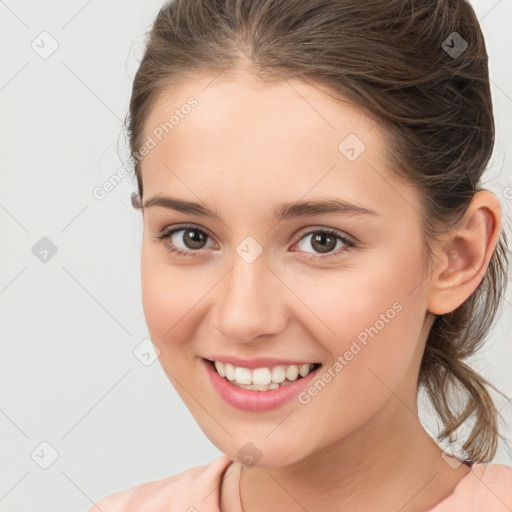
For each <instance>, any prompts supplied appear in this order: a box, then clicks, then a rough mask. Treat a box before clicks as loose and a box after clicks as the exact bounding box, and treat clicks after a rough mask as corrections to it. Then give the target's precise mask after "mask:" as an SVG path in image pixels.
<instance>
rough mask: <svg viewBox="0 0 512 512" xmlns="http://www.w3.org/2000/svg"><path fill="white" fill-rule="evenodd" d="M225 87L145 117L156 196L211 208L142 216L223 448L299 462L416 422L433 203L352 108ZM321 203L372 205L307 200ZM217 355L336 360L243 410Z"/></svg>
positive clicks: (176, 374)
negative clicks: (423, 207) (423, 211)
mask: <svg viewBox="0 0 512 512" xmlns="http://www.w3.org/2000/svg"><path fill="white" fill-rule="evenodd" d="M212 80H213V77H205V78H197V79H195V80H190V81H188V82H187V83H184V84H182V85H180V86H179V87H176V88H173V89H172V91H170V92H166V93H165V94H163V95H162V96H161V97H160V99H159V101H158V102H157V103H156V104H155V106H154V107H153V109H152V110H151V112H150V114H149V116H148V118H147V122H146V124H145V132H144V137H143V140H145V141H149V140H150V139H151V140H152V141H153V142H149V144H148V148H149V151H148V152H147V156H145V157H144V159H143V161H142V179H143V188H144V197H143V202H144V203H146V202H147V201H150V200H151V199H152V198H154V197H155V196H159V197H160V198H162V197H164V196H169V197H172V198H174V199H178V200H180V201H183V202H193V203H197V204H198V208H195V209H194V210H190V209H189V211H187V210H186V209H183V208H178V209H173V208H169V207H167V206H170V203H169V202H167V206H166V205H165V204H155V203H154V202H153V205H152V206H149V205H148V206H147V207H145V208H144V210H143V221H144V235H143V242H142V260H141V263H142V269H141V277H142V297H143V307H144V314H145V318H146V321H147V326H148V329H149V333H150V336H151V339H152V341H153V343H154V344H155V345H156V346H157V347H158V349H159V351H160V357H159V360H160V363H161V365H162V367H163V368H164V370H165V372H166V374H167V375H168V377H169V379H170V381H171V382H172V383H173V385H174V386H175V388H176V390H177V392H178V393H179V394H180V396H181V398H182V399H183V400H184V402H185V404H186V405H187V407H188V408H189V409H190V411H191V413H192V414H193V415H194V417H195V419H196V420H197V422H198V424H199V425H200V427H201V428H202V429H203V431H204V432H205V434H206V435H207V436H208V438H209V439H210V440H211V441H212V442H213V443H214V444H215V445H216V446H217V447H218V448H219V449H220V450H222V451H223V452H224V453H226V454H227V455H228V456H230V457H231V458H233V459H240V458H241V457H243V456H244V455H246V454H249V455H250V454H251V453H254V454H256V455H255V456H256V458H258V459H259V460H258V461H257V463H256V465H258V466H263V467H277V466H284V465H287V464H292V463H294V462H298V461H300V460H302V459H305V458H306V457H308V456H310V455H312V454H314V453H315V452H319V451H320V450H322V449H325V448H326V447H328V446H332V445H333V444H336V443H338V444H340V445H341V444H343V442H344V440H348V439H349V438H353V439H355V438H356V436H357V435H359V436H363V437H364V435H368V436H369V435H370V432H372V430H373V434H375V432H376V431H378V429H376V428H374V427H373V425H374V424H376V423H375V421H376V418H377V417H383V415H384V414H386V411H387V412H388V413H389V417H393V418H394V420H393V421H397V420H399V418H400V415H405V414H410V411H409V410H407V407H405V406H404V403H403V402H404V401H405V402H410V403H411V404H412V403H413V402H414V400H415V396H416V380H417V375H418V368H419V363H420V360H421V355H422V352H423V347H424V342H425V337H426V334H427V333H428V329H427V327H429V326H428V325H427V324H428V320H429V317H430V315H429V314H428V312H427V310H426V302H427V297H426V291H425V289H426V286H425V283H426V280H425V275H426V253H425V246H424V241H423V238H422V234H421V232H420V217H419V213H418V212H419V209H420V206H419V195H418V193H417V191H416V190H415V189H414V188H412V187H410V186H407V184H405V183H400V182H399V181H397V178H395V177H394V175H393V174H392V173H391V171H390V168H389V163H388V162H387V161H386V160H385V158H384V154H385V150H386V145H385V144H386V143H385V140H384V136H383V134H382V133H381V132H380V126H379V125H378V124H377V123H376V122H375V121H374V120H373V119H370V118H369V117H367V116H366V115H365V114H364V113H363V112H362V111H361V110H360V109H358V108H357V107H355V106H354V105H352V104H350V103H348V102H342V101H338V100H335V99H334V98H333V97H332V96H330V95H329V94H327V93H326V92H325V89H321V88H319V87H315V86H313V85H310V84H306V83H305V82H301V81H293V80H292V81H288V82H279V83H274V84H272V85H269V84H261V83H259V82H257V81H256V79H255V78H254V77H252V76H250V75H246V74H244V73H239V74H237V75H236V76H233V75H232V76H230V77H229V78H224V79H221V78H220V77H218V78H217V79H215V80H213V81H212ZM191 97H193V98H194V100H193V101H192V100H189V98H191ZM186 105H193V106H191V107H187V106H186ZM173 114H174V118H173V121H172V123H173V125H172V127H171V128H170V127H169V126H170V125H169V119H170V118H171V116H173ZM166 122H167V123H168V124H167V125H165V123H166ZM164 126H166V130H165V129H163V128H162V127H164ZM166 131H167V132H168V133H165V132H166ZM162 135H164V136H162ZM148 136H149V138H150V139H148ZM160 139H161V140H160ZM322 201H331V202H332V204H334V202H335V201H337V202H338V203H337V204H338V205H340V204H341V203H342V202H345V203H348V204H350V205H352V206H354V205H355V206H356V207H357V208H359V210H358V209H357V208H351V207H349V208H345V209H339V210H337V211H335V210H333V209H331V210H326V209H325V208H323V209H322V208H316V209H315V208H309V209H307V208H304V207H302V208H300V207H299V204H298V203H304V202H307V203H316V202H322ZM182 204H183V203H182ZM284 205H291V206H292V208H286V206H284ZM201 208H202V209H204V210H210V211H212V212H214V213H215V214H216V216H207V215H203V214H202V212H201ZM180 210H181V211H180ZM363 210H364V211H363ZM279 212H281V213H283V212H287V214H285V215H282V216H281V217H279V216H278V215H276V213H279ZM172 229H175V230H176V231H175V232H174V233H171V234H170V235H169V236H168V237H167V238H162V239H160V238H158V237H160V236H161V235H166V234H169V232H170V230H172ZM173 248H174V249H176V250H178V251H181V254H178V253H176V252H171V249H173ZM213 358H215V359H220V360H221V361H224V362H226V361H229V360H231V359H232V358H238V359H239V360H241V361H242V362H245V363H246V366H247V367H249V368H257V367H267V368H268V369H269V371H270V372H271V371H272V370H273V367H275V366H276V364H275V362H276V360H277V362H280V363H285V364H284V366H285V372H286V370H288V366H289V365H287V364H286V363H290V364H291V363H294V362H296V363H304V364H305V363H320V364H321V365H322V366H321V367H320V368H319V369H318V370H316V371H315V372H314V373H313V374H310V375H308V376H307V377H305V378H304V381H305V382H306V383H307V385H304V384H302V385H301V382H300V381H301V379H299V380H298V381H297V382H296V383H295V384H293V386H294V387H293V388H290V389H293V392H292V393H291V397H290V393H289V392H288V394H287V395H286V396H287V398H286V399H285V400H284V401H279V400H277V401H276V403H274V404H273V405H270V406H269V405H268V404H269V402H271V401H272V399H270V400H268V399H266V398H264V399H262V400H261V401H257V400H253V399H252V398H251V397H247V396H245V395H248V394H252V397H254V396H255V394H256V393H257V394H260V395H262V394H264V395H265V396H266V397H268V396H270V394H272V393H282V392H283V389H285V387H280V388H279V389H274V390H269V391H256V390H249V391H246V390H244V392H245V393H244V396H245V398H240V399H239V400H238V402H237V403H238V405H234V404H233V403H232V402H229V401H226V399H225V398H224V397H223V395H222V393H220V392H219V390H218V389H217V387H216V386H215V385H213V384H212V380H211V379H210V377H211V372H212V366H211V365H209V363H206V361H205V360H211V359H213ZM257 358H269V359H273V360H274V361H270V362H266V364H261V361H257V360H256V359H257ZM272 363H274V364H272ZM235 366H241V367H243V366H244V365H243V364H238V365H235ZM315 368H316V367H315ZM293 373H294V370H293V369H292V370H291V374H293ZM277 374H279V371H277ZM244 375H245V376H247V372H246V371H245V370H241V371H239V372H238V374H237V376H238V378H243V376H244ZM249 375H251V376H254V374H253V373H250V374H249ZM259 375H260V376H261V375H267V372H266V371H265V370H262V371H259ZM285 375H286V373H285ZM215 376H216V377H217V380H218V379H222V377H220V376H218V375H217V374H215ZM241 376H242V377H241ZM292 377H293V375H292ZM278 380H279V379H278ZM222 381H223V383H222V386H221V388H222V389H225V388H226V386H227V387H229V388H230V389H228V391H227V393H230V396H231V395H236V396H238V395H239V394H240V393H239V392H238V391H237V390H239V388H238V387H236V386H235V385H233V384H231V383H229V382H227V380H226V379H222ZM276 396H277V395H276ZM397 396H400V397H402V401H401V400H397V399H396V397H397ZM241 403H242V405H240V404H241ZM244 404H245V405H244ZM411 407H413V405H411ZM391 411H393V413H392V412H391ZM363 433H365V434H363ZM360 441H361V442H364V438H363V439H360ZM247 443H252V444H250V445H249V444H247ZM251 450H252V452H251ZM244 451H245V452H244ZM250 452H251V453H250Z"/></svg>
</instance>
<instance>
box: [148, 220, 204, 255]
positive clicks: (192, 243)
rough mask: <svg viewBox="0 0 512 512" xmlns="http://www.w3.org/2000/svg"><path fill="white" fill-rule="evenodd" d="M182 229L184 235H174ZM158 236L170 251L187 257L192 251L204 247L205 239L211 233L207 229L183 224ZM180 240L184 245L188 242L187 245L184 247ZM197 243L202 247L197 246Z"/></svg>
mask: <svg viewBox="0 0 512 512" xmlns="http://www.w3.org/2000/svg"><path fill="white" fill-rule="evenodd" d="M181 231H183V234H182V235H180V236H176V237H174V235H175V234H176V233H179V232H181ZM156 238H158V239H159V240H161V241H162V243H163V244H164V247H165V249H166V250H167V251H168V252H170V253H172V254H176V255H177V256H184V257H186V256H191V253H194V252H198V250H200V249H203V248H204V245H203V241H204V240H205V239H207V238H209V235H208V234H207V233H206V232H205V231H203V230H201V229H199V228H197V227H194V226H181V227H177V228H173V229H171V230H169V231H165V232H164V233H162V234H160V235H158V236H157V237H156ZM173 238H174V240H173ZM179 241H181V243H182V244H184V245H185V244H186V245H185V247H183V248H182V247H180V246H179V245H177V242H179ZM197 245H199V246H200V247H197ZM187 246H188V247H187ZM187 249H188V250H187ZM194 249H197V250H194Z"/></svg>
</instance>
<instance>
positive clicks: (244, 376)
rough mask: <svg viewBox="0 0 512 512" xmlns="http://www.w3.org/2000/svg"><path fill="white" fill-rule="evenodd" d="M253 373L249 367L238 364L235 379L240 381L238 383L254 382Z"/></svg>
mask: <svg viewBox="0 0 512 512" xmlns="http://www.w3.org/2000/svg"><path fill="white" fill-rule="evenodd" d="M251 373H252V372H251V370H249V368H240V367H239V366H237V367H236V368H235V381H236V382H238V384H252V375H251Z"/></svg>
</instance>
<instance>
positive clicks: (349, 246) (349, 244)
mask: <svg viewBox="0 0 512 512" xmlns="http://www.w3.org/2000/svg"><path fill="white" fill-rule="evenodd" d="M186 230H196V231H200V232H201V233H204V234H205V235H206V236H208V237H209V238H210V239H211V238H212V237H211V236H210V235H209V234H208V233H207V232H206V231H204V230H203V229H200V228H198V227H196V226H194V225H185V226H179V227H176V228H172V229H170V230H168V231H164V232H163V233H161V234H160V235H158V236H156V237H155V238H157V239H158V240H160V241H161V242H162V243H163V244H164V247H165V249H166V250H167V251H168V252H170V253H171V254H174V255H176V256H179V257H184V258H186V257H193V256H192V255H191V253H192V254H193V253H195V252H200V251H201V249H198V250H197V251H194V250H192V249H191V250H184V249H181V248H180V247H176V246H175V245H174V244H173V245H170V244H169V243H167V242H166V240H167V239H169V238H170V237H171V236H172V235H173V234H174V233H176V232H178V231H186ZM315 233H323V234H326V235H330V236H333V237H335V238H337V239H338V240H341V241H342V242H343V243H344V244H345V248H342V249H341V250H340V249H338V250H337V251H335V252H331V253H326V254H325V255H324V256H311V255H309V256H306V259H309V260H312V261H324V260H326V259H329V258H333V257H337V256H340V255H341V254H342V253H347V252H350V251H352V250H353V249H355V248H357V244H356V243H355V242H354V241H352V240H350V239H349V238H347V237H345V236H343V235H341V234H340V233H339V232H338V231H336V230H333V229H315V230H312V231H307V232H305V233H303V234H302V235H301V236H300V238H299V240H298V241H300V240H302V239H303V238H305V237H306V236H309V235H312V234H315ZM297 243H298V242H297Z"/></svg>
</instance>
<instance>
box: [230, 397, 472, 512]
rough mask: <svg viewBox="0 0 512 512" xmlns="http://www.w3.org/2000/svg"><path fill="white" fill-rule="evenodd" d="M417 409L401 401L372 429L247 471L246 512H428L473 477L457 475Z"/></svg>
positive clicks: (243, 484) (462, 469)
mask: <svg viewBox="0 0 512 512" xmlns="http://www.w3.org/2000/svg"><path fill="white" fill-rule="evenodd" d="M441 454H442V450H441V449H440V448H439V446H438V445H437V444H436V443H435V442H434V441H433V440H432V439H431V437H430V436H429V435H428V434H427V433H426V432H425V430H424V429H423V427H422V425H421V423H420V421H419V419H418V417H417V414H416V407H415V404H414V409H413V408H410V407H408V406H406V404H405V403H404V402H402V401H401V400H399V399H398V398H397V397H396V396H395V395H393V396H392V397H391V398H390V403H388V404H387V407H384V408H383V409H382V410H381V411H380V412H379V414H377V415H375V416H374V417H373V418H372V421H371V423H368V424H365V425H364V426H362V427H360V428H359V429H357V431H356V432H353V433H351V434H350V435H349V436H346V437H344V438H343V439H342V440H340V441H338V442H336V443H334V444H332V445H329V446H327V447H325V448H323V449H321V450H319V451H316V452H315V453H313V454H311V455H309V456H308V457H306V458H304V459H302V460H300V461H298V462H296V463H294V464H291V465H288V466H285V467H278V468H270V469H267V468H258V467H244V469H243V472H242V476H241V479H240V494H241V498H242V504H243V510H244V512H253V511H256V510H266V511H268V512H272V511H274V510H276V511H277V510H287V511H290V512H295V511H300V512H303V511H304V510H309V511H314V510H322V511H323V512H330V511H331V510H332V511H333V512H334V511H339V510H345V509H346V510H351V511H352V512H359V511H367V510H377V509H378V510H379V511H380V512H387V511H388V510H389V511H393V512H396V510H400V511H401V512H410V511H413V510H414V511H418V510H428V509H429V508H431V507H433V506H434V505H436V504H437V503H439V502H440V501H441V500H443V499H444V498H446V497H447V496H449V495H450V494H451V493H452V492H453V489H454V488H455V486H456V484H457V483H458V482H459V481H460V480H461V479H462V478H463V477H464V476H465V475H466V474H467V473H468V471H469V468H468V467H467V466H465V465H462V466H459V467H457V468H455V469H454V468H453V467H451V466H450V465H448V464H447V463H446V462H445V460H444V459H443V458H442V457H441Z"/></svg>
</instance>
